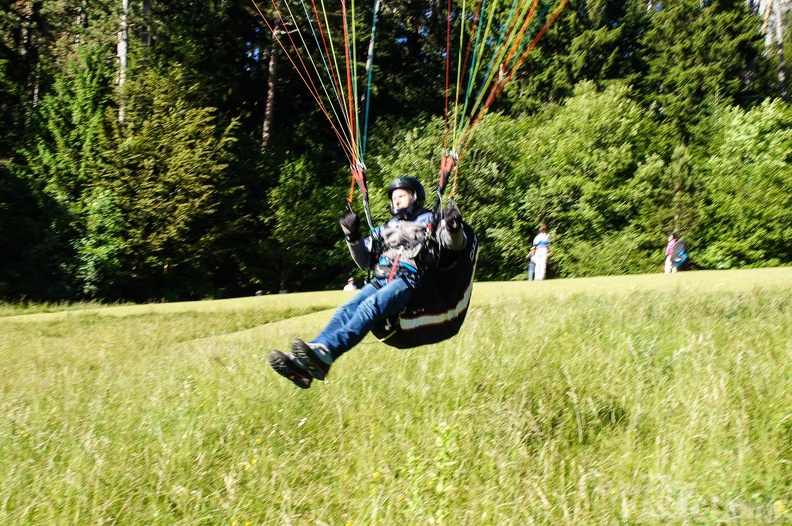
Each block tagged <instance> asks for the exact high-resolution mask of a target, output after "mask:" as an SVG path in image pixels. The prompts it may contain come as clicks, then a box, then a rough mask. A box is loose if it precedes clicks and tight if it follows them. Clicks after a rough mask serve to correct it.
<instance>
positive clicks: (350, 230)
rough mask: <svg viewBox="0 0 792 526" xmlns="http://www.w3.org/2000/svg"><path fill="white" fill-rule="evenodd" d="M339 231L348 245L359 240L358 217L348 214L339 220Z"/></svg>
mask: <svg viewBox="0 0 792 526" xmlns="http://www.w3.org/2000/svg"><path fill="white" fill-rule="evenodd" d="M339 222H340V223H341V230H343V231H344V236H346V240H347V241H348V242H349V243H354V242H356V241H357V240H358V239H360V217H359V216H358V215H357V214H355V213H352V212H350V213H348V214H347V215H345V216H344V217H342V218H341V221H339Z"/></svg>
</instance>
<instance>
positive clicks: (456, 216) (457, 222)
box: [443, 206, 462, 232]
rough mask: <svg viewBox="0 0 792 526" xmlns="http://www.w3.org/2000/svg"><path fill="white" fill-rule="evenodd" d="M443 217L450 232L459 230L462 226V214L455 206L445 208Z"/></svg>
mask: <svg viewBox="0 0 792 526" xmlns="http://www.w3.org/2000/svg"><path fill="white" fill-rule="evenodd" d="M443 219H444V220H445V224H446V227H447V228H448V230H449V231H450V232H458V231H459V229H460V228H462V214H461V213H459V210H457V209H456V208H454V207H453V206H448V207H447V208H446V209H445V210H443Z"/></svg>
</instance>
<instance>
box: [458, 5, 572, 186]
mask: <svg viewBox="0 0 792 526" xmlns="http://www.w3.org/2000/svg"><path fill="white" fill-rule="evenodd" d="M567 3H568V0H513V1H512V2H511V5H509V6H501V5H499V3H498V0H479V2H478V4H477V6H476V9H475V12H474V13H472V14H470V13H467V12H466V10H465V8H466V3H465V1H464V0H463V1H462V7H461V9H462V11H461V14H460V13H454V12H453V11H452V7H451V2H450V0H449V2H448V6H449V11H448V20H449V24H448V31H451V20H452V19H454V20H459V21H460V23H461V24H463V25H464V24H467V22H468V21H471V23H470V27H469V28H468V29H466V28H465V27H461V28H460V31H459V34H460V40H459V52H458V54H457V57H458V58H457V60H458V66H457V75H456V80H457V83H456V87H455V101H454V104H453V106H452V107H451V109H450V111H451V116H449V115H448V112H449V103H448V98H449V97H450V90H449V89H448V88H447V89H446V119H445V120H446V136H447V139H446V140H445V141H444V143H445V144H446V145H450V146H447V147H446V148H447V149H449V150H450V151H452V152H455V153H456V154H457V155H458V157H459V159H461V158H462V157H463V155H464V152H465V150H466V148H467V147H468V145H469V144H470V141H471V139H472V138H473V135H474V132H475V131H476V128H477V127H478V125H479V124H480V122H481V120H482V119H483V117H484V115H486V113H487V111H488V110H489V109H490V107H492V104H493V103H494V101H495V99H496V98H497V97H498V96H499V95H500V94H501V93H502V91H503V89H504V87H505V86H506V84H507V83H508V82H509V81H510V80H511V79H512V78H513V77H514V75H515V74H516V73H517V71H518V70H519V68H520V66H521V65H522V64H523V63H524V62H525V60H526V58H527V57H528V55H529V54H530V53H531V51H533V50H534V49H535V48H536V45H537V44H538V42H539V40H540V39H541V38H542V36H543V35H544V34H545V33H546V32H547V30H548V28H549V27H550V25H551V24H552V23H553V22H554V21H555V20H556V18H557V17H558V16H559V15H560V14H561V11H562V9H563V8H564V6H565V5H566V4H567ZM502 7H507V9H502ZM500 11H503V12H505V16H504V17H503V19H502V20H501V19H499V18H498V17H497V16H496V15H497V13H498V12H500ZM465 35H467V38H466V39H465ZM447 41H448V42H450V36H449V38H448V39H447ZM463 54H464V57H465V58H464V60H463V59H462V56H463ZM451 56H452V53H451V51H450V49H448V50H447V51H446V86H448V75H449V73H448V71H449V69H450V68H449V63H450V62H449V61H450V57H451ZM448 137H450V138H448ZM457 171H458V169H457ZM457 177H458V174H457V173H456V171H455V173H454V184H453V187H452V191H451V196H452V197H453V195H454V193H455V188H456V180H457Z"/></svg>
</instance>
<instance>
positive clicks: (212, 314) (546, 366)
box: [0, 268, 792, 526]
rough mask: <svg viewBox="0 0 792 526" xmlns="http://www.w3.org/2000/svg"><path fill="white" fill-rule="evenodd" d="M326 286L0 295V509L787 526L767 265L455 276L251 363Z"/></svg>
mask: <svg viewBox="0 0 792 526" xmlns="http://www.w3.org/2000/svg"><path fill="white" fill-rule="evenodd" d="M347 294H348V293H344V292H341V291H338V292H335V291H333V292H317V293H301V294H287V295H275V296H264V297H249V298H240V299H233V300H220V301H205V302H192V303H173V304H151V305H120V306H99V305H81V306H73V305H72V306H67V305H44V306H41V305H40V306H31V305H27V306H24V305H23V306H11V305H2V306H0V334H2V336H1V337H0V366H1V370H2V379H1V380H0V389H2V397H0V405H1V406H2V421H1V423H0V524H4V525H39V524H41V525H72V524H74V525H107V524H123V525H127V524H129V525H155V524H161V525H228V526H243V525H251V526H252V525H286V524H288V525H377V524H385V525H440V524H444V525H451V526H457V525H527V524H737V523H739V524H769V523H779V524H781V523H792V268H777V269H755V270H732V271H696V272H688V273H680V274H677V275H662V274H652V275H641V276H622V277H602V278H586V279H570V280H550V281H544V282H525V281H514V282H499V283H477V284H476V285H475V287H474V293H473V300H472V303H471V307H470V312H469V315H468V318H467V321H466V323H465V325H464V326H463V328H462V331H461V332H460V334H459V335H458V336H456V337H455V338H453V339H451V340H448V341H446V342H443V343H441V344H438V345H434V346H427V347H420V348H416V349H411V350H397V349H393V348H390V347H388V346H386V345H384V344H382V343H380V342H378V341H377V340H375V339H373V338H372V337H370V336H369V337H368V338H367V339H366V340H364V342H363V343H362V344H361V345H360V346H358V347H357V348H355V349H353V350H352V351H350V352H349V353H347V354H346V355H344V356H343V357H342V358H341V359H340V360H339V361H338V362H336V363H335V364H334V365H333V369H332V371H331V373H330V375H329V377H328V381H327V382H315V383H314V385H313V387H311V389H309V390H305V391H303V390H299V389H297V388H295V387H294V386H293V385H291V384H290V383H289V382H288V381H286V380H285V379H283V378H281V377H280V376H278V375H276V374H275V373H274V372H273V371H272V370H271V369H270V367H269V365H268V362H267V355H268V354H269V352H270V350H272V349H276V348H277V349H281V350H284V349H285V348H286V347H288V343H289V340H290V339H291V338H292V337H295V336H300V337H303V338H304V339H310V338H311V337H312V336H314V335H315V334H316V333H317V332H318V331H319V329H321V327H322V326H323V324H324V323H325V322H326V321H327V320H328V319H329V318H330V316H331V315H332V312H333V310H334V309H335V308H336V307H337V306H338V305H340V304H341V303H342V302H343V301H344V300H345V298H347V297H348V295H347Z"/></svg>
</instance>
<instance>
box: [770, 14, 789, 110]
mask: <svg viewBox="0 0 792 526" xmlns="http://www.w3.org/2000/svg"><path fill="white" fill-rule="evenodd" d="M773 14H774V15H775V24H773V26H774V29H775V34H774V35H773V38H774V40H775V45H776V53H777V54H778V87H779V91H780V96H781V99H782V100H786V98H787V80H786V62H785V61H784V17H783V16H782V13H781V2H780V1H779V0H777V1H775V2H773Z"/></svg>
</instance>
